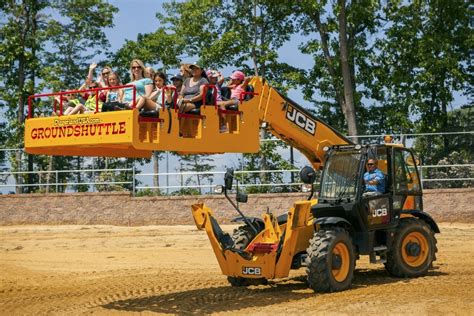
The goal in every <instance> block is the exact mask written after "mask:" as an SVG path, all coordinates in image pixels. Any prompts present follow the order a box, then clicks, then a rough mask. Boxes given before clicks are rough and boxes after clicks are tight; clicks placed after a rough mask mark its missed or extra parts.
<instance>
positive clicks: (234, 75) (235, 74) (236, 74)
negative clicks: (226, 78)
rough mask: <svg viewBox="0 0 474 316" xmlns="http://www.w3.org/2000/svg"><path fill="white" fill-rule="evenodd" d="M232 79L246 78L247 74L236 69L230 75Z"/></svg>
mask: <svg viewBox="0 0 474 316" xmlns="http://www.w3.org/2000/svg"><path fill="white" fill-rule="evenodd" d="M230 79H234V80H244V79H245V74H244V73H243V72H242V71H239V70H236V71H234V72H233V73H232V75H231V76H230Z"/></svg>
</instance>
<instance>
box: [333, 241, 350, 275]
mask: <svg viewBox="0 0 474 316" xmlns="http://www.w3.org/2000/svg"><path fill="white" fill-rule="evenodd" d="M332 256H333V257H337V258H338V259H339V261H340V262H339V263H340V264H338V265H337V267H335V266H334V264H333V265H332V276H333V277H334V279H335V280H336V281H337V282H343V281H344V280H346V278H347V276H348V275H349V261H350V259H349V258H350V256H349V249H348V248H347V246H346V244H344V243H342V242H340V243H337V244H336V246H334V249H333V250H332Z"/></svg>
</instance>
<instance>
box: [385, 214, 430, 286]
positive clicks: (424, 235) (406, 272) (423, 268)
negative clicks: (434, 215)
mask: <svg viewBox="0 0 474 316" xmlns="http://www.w3.org/2000/svg"><path fill="white" fill-rule="evenodd" d="M393 238H394V239H393V242H392V245H391V247H390V249H389V250H388V252H387V262H386V263H385V269H387V271H388V272H389V273H390V274H391V275H392V276H395V277H401V278H413V277H419V276H423V275H426V274H427V273H428V270H429V269H430V268H431V267H432V265H433V261H435V260H436V252H437V251H438V248H437V245H436V244H437V241H436V238H435V235H434V232H433V230H432V229H431V228H430V226H429V225H428V224H427V223H426V222H424V221H423V220H421V219H417V218H406V219H403V220H401V221H400V223H399V226H398V228H397V230H396V232H395V236H394V237H393Z"/></svg>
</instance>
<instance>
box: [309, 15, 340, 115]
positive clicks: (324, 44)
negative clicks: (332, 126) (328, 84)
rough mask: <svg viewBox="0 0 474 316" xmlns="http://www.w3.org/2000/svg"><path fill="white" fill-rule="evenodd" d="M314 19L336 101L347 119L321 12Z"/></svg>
mask: <svg viewBox="0 0 474 316" xmlns="http://www.w3.org/2000/svg"><path fill="white" fill-rule="evenodd" d="M312 18H313V20H314V23H315V24H316V28H317V29H318V32H319V36H320V37H321V48H322V50H323V54H324V58H325V59H326V65H327V67H328V71H329V74H330V75H331V79H332V85H333V87H334V93H335V98H336V101H337V103H339V106H340V107H341V110H342V113H343V114H344V117H346V104H345V102H344V98H343V97H342V94H341V86H340V84H339V82H338V76H337V74H336V70H335V69H334V64H333V60H332V59H333V57H332V56H331V53H330V52H329V43H328V35H327V32H326V29H325V27H324V26H323V24H322V23H321V16H320V12H319V11H315V12H314V14H313V16H312Z"/></svg>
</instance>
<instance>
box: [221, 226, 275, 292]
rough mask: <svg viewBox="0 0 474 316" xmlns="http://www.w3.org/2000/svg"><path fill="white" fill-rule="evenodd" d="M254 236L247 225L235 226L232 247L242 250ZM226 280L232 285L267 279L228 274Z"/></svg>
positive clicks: (257, 282) (242, 284)
mask: <svg viewBox="0 0 474 316" xmlns="http://www.w3.org/2000/svg"><path fill="white" fill-rule="evenodd" d="M255 236H256V235H255V232H254V231H253V229H252V228H250V227H249V226H248V225H243V226H239V227H237V228H236V229H234V232H233V233H232V240H233V241H234V248H235V249H238V250H244V249H245V248H247V246H248V244H249V243H250V242H251V241H252V240H253V239H254V238H255ZM227 281H229V283H230V285H232V286H250V285H260V284H267V283H268V281H267V279H265V278H257V279H254V278H242V277H232V276H228V277H227Z"/></svg>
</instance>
